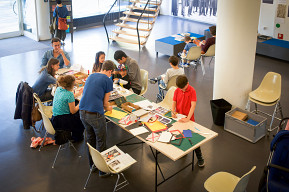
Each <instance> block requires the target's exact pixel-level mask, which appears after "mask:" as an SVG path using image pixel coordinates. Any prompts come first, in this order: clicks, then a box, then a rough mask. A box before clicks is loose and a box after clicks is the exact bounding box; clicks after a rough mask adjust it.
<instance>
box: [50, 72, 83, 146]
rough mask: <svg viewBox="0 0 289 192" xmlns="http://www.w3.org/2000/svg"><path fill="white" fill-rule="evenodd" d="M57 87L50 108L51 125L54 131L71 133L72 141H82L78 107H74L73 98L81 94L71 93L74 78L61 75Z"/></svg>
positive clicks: (80, 92)
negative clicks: (51, 114)
mask: <svg viewBox="0 0 289 192" xmlns="http://www.w3.org/2000/svg"><path fill="white" fill-rule="evenodd" d="M57 83H58V85H59V87H57V89H56V91H55V94H54V99H53V107H52V112H53V116H52V124H53V127H54V129H55V130H66V131H70V132H71V133H72V140H73V141H75V142H77V141H81V140H82V139H83V131H84V127H83V125H82V123H81V120H80V118H79V112H78V111H79V105H78V104H77V105H75V99H74V98H75V97H77V96H79V95H81V94H82V90H80V91H79V92H77V93H75V94H74V93H73V88H74V84H75V77H74V76H73V75H63V76H60V77H59V78H58V79H57Z"/></svg>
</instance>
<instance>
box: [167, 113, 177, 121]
mask: <svg viewBox="0 0 289 192" xmlns="http://www.w3.org/2000/svg"><path fill="white" fill-rule="evenodd" d="M165 117H168V118H170V119H171V120H172V121H171V122H170V123H169V124H174V123H175V122H177V121H176V120H174V119H172V112H171V111H169V112H167V113H166V114H165Z"/></svg>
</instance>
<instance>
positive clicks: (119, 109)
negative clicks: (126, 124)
mask: <svg viewBox="0 0 289 192" xmlns="http://www.w3.org/2000/svg"><path fill="white" fill-rule="evenodd" d="M113 109H114V110H117V111H121V112H124V113H126V114H127V115H128V113H127V112H126V111H124V110H122V109H121V108H119V107H114V108H113ZM106 117H107V118H108V119H110V120H111V121H113V122H115V123H118V121H119V120H120V119H117V118H114V117H109V116H106Z"/></svg>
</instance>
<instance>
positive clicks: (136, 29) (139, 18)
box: [136, 0, 150, 50]
mask: <svg viewBox="0 0 289 192" xmlns="http://www.w3.org/2000/svg"><path fill="white" fill-rule="evenodd" d="M149 2H150V0H148V1H147V3H146V5H145V7H144V9H143V10H142V12H141V14H140V16H139V18H138V20H137V24H136V31H137V38H138V49H139V50H140V38H139V31H138V24H139V20H140V18H141V17H142V15H143V13H144V12H145V10H146V8H147V6H148V4H149Z"/></svg>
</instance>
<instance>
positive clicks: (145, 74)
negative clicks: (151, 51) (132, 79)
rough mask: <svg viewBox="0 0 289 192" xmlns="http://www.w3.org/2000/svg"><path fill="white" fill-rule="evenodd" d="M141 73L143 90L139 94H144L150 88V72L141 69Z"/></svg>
mask: <svg viewBox="0 0 289 192" xmlns="http://www.w3.org/2000/svg"><path fill="white" fill-rule="evenodd" d="M140 75H141V92H140V94H139V95H144V94H145V93H146V92H147V90H148V77H149V73H148V71H146V70H144V69H140Z"/></svg>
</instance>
